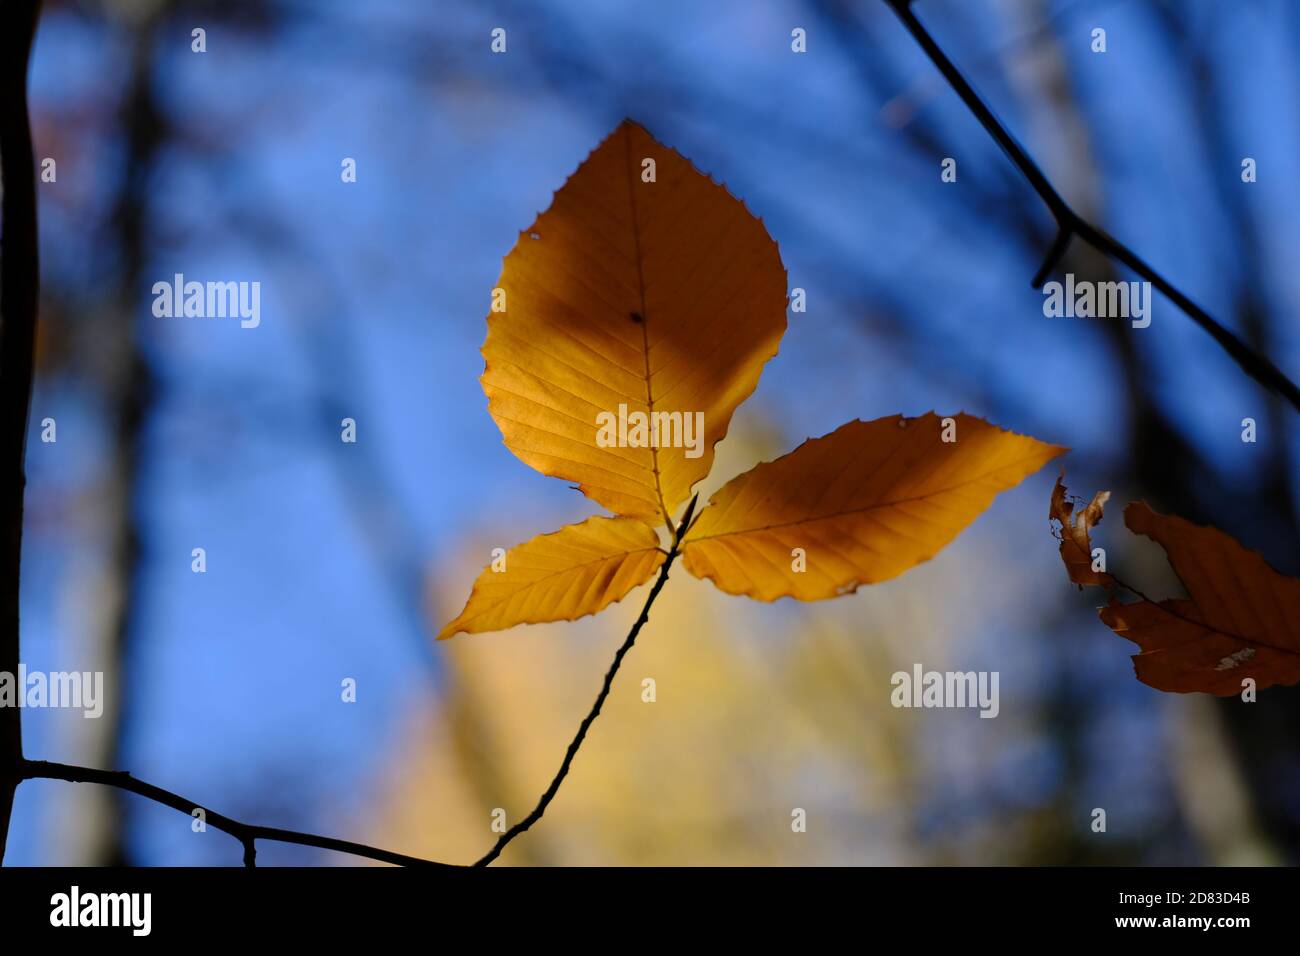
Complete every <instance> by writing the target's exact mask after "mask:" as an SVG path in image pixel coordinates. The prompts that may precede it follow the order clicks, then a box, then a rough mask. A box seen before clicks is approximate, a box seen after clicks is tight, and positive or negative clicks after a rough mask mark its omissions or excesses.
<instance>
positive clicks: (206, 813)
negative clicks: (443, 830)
mask: <svg viewBox="0 0 1300 956" xmlns="http://www.w3.org/2000/svg"><path fill="white" fill-rule="evenodd" d="M22 779H24V780H67V781H69V782H71V783H97V784H100V785H102V786H105V787H116V788H117V789H119V790H125V791H128V792H129V793H134V794H137V795H138V796H141V797H145V798H146V799H149V800H152V801H154V802H155V803H161V804H162V805H163V806H166V807H171V808H172V809H173V810H179V811H180V812H181V813H184V814H186V815H187V816H193V815H194V811H195V810H202V811H203V817H202V819H203V820H204V822H205V823H206V824H207V825H209V826H211V827H212V828H213V829H216V830H220V831H221V832H223V833H228V834H230V835H231V836H232V837H234V838H235V839H236V840H238V841H239V842H240V843H241V844H242V845H243V847H244V865H245V866H254V865H255V860H256V856H257V848H256V841H258V840H273V841H275V842H277V843H293V844H297V845H298V846H310V847H316V848H318V849H321V850H336V851H337V852H339V853H350V854H352V855H353V856H360V857H365V858H366V859H368V860H379V861H380V862H382V863H393V864H396V865H398V866H435V867H445V868H448V869H452V868H457V867H455V865H454V864H450V863H438V862H435V861H433V860H424V859H421V858H420V857H416V856H406V855H405V854H403V853H393V852H392V851H390V850H381V849H378V848H376V847H372V846H366V845H365V844H363V843H353V842H351V841H350V840H336V839H334V838H333V837H326V836H317V835H315V834H313V833H300V832H298V831H296V830H281V829H278V828H277V827H263V826H257V825H255V824H251V823H241V822H240V821H239V820H232V819H231V818H230V817H228V816H225V815H224V814H221V813H217V812H215V811H213V810H208V809H207V808H205V807H203V805H202V804H199V803H195V802H194V801H193V800H190V799H188V798H186V797H182V796H181V795H180V794H177V793H172V792H171V791H170V790H164V789H163V788H162V787H157V786H154V785H153V784H151V783H145V782H144V781H143V780H137V779H136V778H135V777H133V776H131V775H130V774H129V773H127V772H126V771H124V770H92V769H90V768H88V767H74V766H71V765H69V764H63V763H53V762H51V761H48V760H24V761H23V764H22Z"/></svg>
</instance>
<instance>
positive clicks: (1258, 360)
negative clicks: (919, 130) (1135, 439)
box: [885, 0, 1300, 411]
mask: <svg viewBox="0 0 1300 956" xmlns="http://www.w3.org/2000/svg"><path fill="white" fill-rule="evenodd" d="M885 3H887V4H888V5H889V8H890V9H891V10H893V11H894V13H895V14H896V15H897V16H898V19H899V20H901V21H902V23H903V26H904V27H906V28H907V32H908V33H910V34H911V35H912V37H913V39H915V40H916V42H917V44H919V45H920V47H921V49H922V50H924V51H925V54H926V56H928V57H929V58H930V61H931V62H932V63H934V65H935V66H936V67H937V68H938V69H939V72H940V73H942V74H943V77H944V79H946V80H947V81H948V85H949V86H951V87H952V88H953V90H954V91H955V92H956V93H957V95H958V96H959V97H961V100H962V102H963V103H965V104H966V107H967V108H968V109H969V110H970V111H971V113H972V114H974V116H975V118H976V119H977V120H979V122H980V125H981V126H983V127H984V129H985V131H987V132H988V134H989V135H990V136H992V137H993V139H994V140H995V141H996V142H997V144H998V145H999V146H1000V147H1002V151H1003V152H1004V153H1006V154H1007V157H1008V158H1009V159H1010V160H1011V162H1012V163H1014V164H1015V166H1016V168H1017V169H1018V170H1020V173H1021V175H1023V176H1024V177H1025V179H1026V180H1027V181H1028V182H1029V185H1030V186H1032V187H1033V189H1034V192H1036V193H1038V195H1039V197H1040V198H1041V199H1042V200H1043V202H1044V203H1046V204H1047V208H1048V209H1049V210H1050V211H1051V213H1052V216H1053V217H1054V218H1055V219H1056V225H1057V229H1058V230H1059V231H1058V234H1057V239H1056V241H1055V242H1053V243H1052V247H1051V249H1050V250H1049V253H1048V256H1047V258H1046V259H1045V260H1044V262H1043V265H1042V266H1041V267H1040V268H1039V270H1038V272H1037V273H1036V274H1035V275H1034V285H1035V287H1037V286H1039V285H1041V284H1042V283H1043V282H1044V281H1046V279H1047V276H1048V274H1049V273H1050V272H1051V270H1052V268H1053V267H1054V266H1055V265H1056V264H1057V263H1058V262H1059V261H1060V258H1061V256H1062V255H1064V253H1065V248H1066V246H1067V245H1068V244H1069V240H1070V239H1071V238H1072V237H1074V236H1078V237H1079V238H1080V239H1082V240H1083V241H1084V242H1086V243H1088V244H1089V245H1090V246H1092V247H1093V248H1095V249H1097V250H1098V251H1099V252H1102V253H1104V254H1105V255H1108V256H1110V257H1111V258H1112V259H1115V260H1116V261H1118V262H1121V263H1123V264H1124V265H1125V266H1127V267H1128V268H1129V269H1131V270H1133V272H1135V273H1137V274H1138V275H1140V276H1142V278H1144V279H1146V280H1147V281H1148V282H1150V283H1151V284H1152V285H1154V286H1155V287H1156V288H1157V289H1159V290H1160V291H1161V292H1162V293H1163V294H1164V295H1165V296H1167V297H1168V298H1169V299H1170V300H1171V301H1172V302H1173V303H1174V304H1175V305H1176V306H1178V307H1179V308H1180V309H1182V310H1183V312H1185V313H1186V314H1187V315H1188V317H1190V318H1191V320H1192V321H1193V322H1195V323H1196V324H1197V325H1199V326H1200V327H1201V328H1202V329H1204V330H1205V331H1206V332H1208V333H1209V334H1210V337H1211V338H1213V339H1214V341H1215V342H1217V343H1219V347H1220V348H1222V349H1223V350H1224V351H1225V352H1226V353H1227V354H1228V355H1229V356H1230V357H1231V358H1232V359H1233V361H1235V362H1236V363H1237V364H1238V365H1239V366H1241V369H1242V371H1244V372H1245V373H1246V374H1247V375H1249V376H1250V377H1251V378H1253V379H1254V380H1255V381H1256V382H1258V383H1259V384H1260V385H1263V386H1264V387H1265V388H1267V389H1269V390H1270V391H1273V392H1276V393H1277V394H1278V395H1281V396H1282V397H1283V398H1285V399H1286V400H1287V401H1289V402H1290V403H1291V405H1292V406H1293V407H1294V408H1295V409H1296V410H1297V411H1300V387H1297V386H1296V384H1295V383H1294V382H1292V381H1291V379H1289V378H1287V376H1286V375H1285V374H1284V373H1283V372H1282V370H1281V369H1279V368H1278V367H1277V366H1276V365H1274V364H1273V363H1272V362H1271V361H1270V360H1269V359H1268V358H1266V357H1265V356H1263V355H1261V354H1260V353H1259V352H1257V351H1255V350H1254V349H1252V348H1251V347H1250V346H1249V345H1247V344H1246V343H1245V342H1243V341H1242V340H1241V339H1240V338H1239V337H1238V336H1237V335H1236V333H1234V332H1232V331H1231V330H1229V329H1228V328H1227V327H1225V326H1223V325H1221V324H1220V323H1219V322H1218V321H1217V320H1216V319H1215V318H1214V317H1213V316H1211V315H1210V314H1209V313H1208V312H1206V311H1205V310H1204V309H1202V308H1201V307H1200V306H1199V305H1197V304H1196V303H1195V302H1193V301H1192V300H1191V299H1190V298H1188V297H1187V296H1186V295H1185V294H1184V293H1183V292H1182V291H1180V290H1179V289H1178V288H1177V287H1176V286H1174V284H1173V283H1172V282H1170V281H1169V280H1168V279H1166V278H1165V277H1164V276H1162V275H1161V274H1160V273H1159V272H1157V271H1156V270H1155V269H1153V268H1152V267H1151V266H1150V265H1148V264H1147V262H1146V261H1145V260H1144V259H1142V258H1141V257H1140V256H1138V254H1137V253H1135V252H1134V251H1133V250H1132V249H1130V248H1129V247H1128V246H1126V245H1124V244H1123V243H1122V242H1120V241H1119V240H1118V239H1116V238H1115V237H1114V236H1111V235H1110V234H1109V233H1107V232H1105V231H1104V230H1102V229H1100V228H1099V227H1097V226H1094V225H1093V224H1092V223H1090V222H1088V221H1086V220H1085V219H1083V218H1082V217H1081V216H1080V215H1079V214H1078V213H1076V212H1075V211H1074V210H1073V209H1072V208H1071V207H1070V204H1069V203H1067V202H1066V201H1065V199H1064V198H1062V196H1061V194H1060V193H1058V192H1057V191H1056V187H1054V186H1053V185H1052V184H1051V182H1050V181H1048V179H1047V176H1046V175H1045V174H1044V173H1043V171H1042V170H1041V169H1039V168H1038V165H1037V164H1036V163H1035V162H1034V161H1033V159H1032V158H1031V157H1030V156H1029V154H1028V153H1027V152H1025V149H1024V147H1023V146H1021V145H1020V144H1019V143H1018V142H1016V139H1015V137H1014V136H1012V135H1011V133H1010V132H1009V131H1008V130H1007V128H1006V127H1005V126H1004V125H1003V124H1002V122H1001V121H1000V120H999V119H998V118H997V117H996V116H995V115H994V114H993V111H992V110H991V109H989V107H988V106H987V105H985V103H984V101H983V100H981V99H980V97H979V94H978V93H976V92H975V90H974V88H973V87H972V86H971V85H970V83H968V82H967V81H966V78H965V77H964V76H962V74H961V71H960V70H958V69H957V67H956V65H954V64H953V62H952V60H950V59H948V56H947V54H945V53H944V52H943V50H942V49H941V48H940V47H939V44H938V43H936V42H935V40H934V37H932V36H931V35H930V33H929V32H928V31H927V30H926V29H925V27H924V26H923V25H922V24H921V21H920V20H918V19H917V18H916V14H915V13H913V12H912V3H913V0H885Z"/></svg>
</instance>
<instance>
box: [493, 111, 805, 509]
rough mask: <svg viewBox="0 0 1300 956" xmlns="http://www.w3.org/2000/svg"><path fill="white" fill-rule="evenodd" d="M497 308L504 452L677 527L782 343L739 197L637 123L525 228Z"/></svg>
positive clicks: (774, 263)
mask: <svg viewBox="0 0 1300 956" xmlns="http://www.w3.org/2000/svg"><path fill="white" fill-rule="evenodd" d="M497 308H500V309H502V310H501V311H492V312H490V313H489V315H488V334H487V340H486V342H485V343H484V345H483V356H484V359H485V360H486V367H485V370H484V372H483V376H482V379H481V381H482V384H483V390H484V391H485V392H486V393H487V396H488V410H489V412H491V414H492V417H493V418H494V419H496V422H497V424H498V425H499V426H500V428H501V433H502V435H503V437H504V440H505V444H506V445H507V447H509V448H510V450H511V451H512V452H514V454H515V455H517V456H518V457H519V458H520V459H522V460H523V461H525V462H526V463H528V464H529V465H531V466H532V467H534V468H536V469H537V470H538V471H540V472H542V473H543V474H547V475H553V476H555V477H558V478H564V479H566V480H568V481H572V482H576V483H577V485H578V487H579V489H580V490H581V491H582V492H583V494H585V495H587V496H588V497H590V498H593V499H594V500H596V501H598V502H600V503H601V504H602V505H604V506H605V507H606V508H609V509H610V510H611V511H613V512H615V513H616V514H621V515H628V516H633V517H638V518H642V519H645V520H648V521H651V522H652V523H654V524H661V523H669V524H671V522H672V518H673V515H674V514H675V510H676V508H677V507H678V506H679V505H680V504H681V503H682V502H683V501H685V500H686V499H687V498H688V497H689V495H690V489H691V486H692V485H693V484H694V483H695V482H697V481H699V480H700V479H701V478H703V477H704V476H705V475H706V474H708V472H709V468H710V466H711V465H712V463H713V446H714V445H715V444H716V443H717V442H718V441H720V440H721V439H722V438H723V437H724V436H725V435H726V433H727V426H728V424H729V423H730V421H731V416H732V413H733V412H734V411H735V410H736V407H737V406H738V405H740V403H741V402H743V401H744V400H745V399H746V398H747V397H748V396H749V395H750V394H751V393H752V392H753V391H754V388H755V387H756V386H757V384H758V378H759V374H760V372H761V371H762V368H763V364H764V363H765V362H766V361H767V360H768V359H770V358H771V357H772V356H773V355H775V354H776V352H777V348H778V346H779V345H780V341H781V336H782V334H783V333H784V332H785V325H786V321H785V309H786V274H785V267H784V266H783V265H782V264H781V257H780V254H779V252H778V251H777V247H776V243H775V242H774V241H773V240H772V238H771V237H770V236H769V235H768V233H767V230H766V229H765V228H764V227H763V224H762V222H761V221H760V220H758V219H756V218H755V217H754V216H752V215H751V214H750V213H749V211H748V210H747V209H746V208H745V206H744V204H743V203H741V202H740V201H739V200H737V199H735V198H734V197H733V196H732V195H731V194H730V193H728V192H727V190H726V189H725V188H723V187H722V186H720V185H718V184H716V183H714V182H713V181H712V180H711V179H709V178H708V177H707V176H705V175H703V174H702V173H700V172H699V171H697V170H696V169H695V168H694V167H693V166H692V165H691V164H690V162H688V161H687V160H686V159H684V158H683V157H682V156H680V155H679V154H678V153H676V152H674V151H673V150H672V149H669V148H668V147H666V146H664V145H662V144H661V143H659V142H657V141H656V140H655V139H654V138H653V137H651V136H650V134H649V133H648V132H646V130H645V129H643V128H642V127H641V126H639V125H638V124H636V123H634V122H632V121H630V120H626V121H624V122H623V123H622V125H620V126H619V127H618V128H617V129H616V130H615V131H614V132H613V133H612V134H611V135H610V136H609V137H608V138H607V139H605V141H604V142H603V143H601V144H600V146H598V147H597V148H596V150H595V151H594V152H593V153H592V154H591V155H590V156H589V157H588V158H587V159H586V161H585V162H584V163H583V164H582V165H581V166H579V167H578V170H577V172H575V173H574V174H573V175H572V176H571V177H570V178H569V180H568V182H566V183H565V184H564V186H563V187H562V188H561V189H560V190H559V191H558V192H557V193H556V194H555V198H554V200H553V202H552V203H551V206H550V208H549V209H548V210H547V211H546V212H544V213H542V214H541V215H540V216H538V218H537V220H536V221H535V222H534V223H533V224H532V225H531V226H530V227H529V228H528V229H526V230H525V231H524V232H522V233H521V234H520V237H519V241H518V243H517V244H516V245H515V247H514V249H513V250H512V251H511V252H510V253H509V255H507V256H506V258H505V263H504V266H503V269H502V272H501V278H500V281H499V282H498V289H497V290H496V292H495V293H494V309H497ZM638 416H645V418H644V419H642V418H638ZM654 416H657V417H654ZM654 422H657V423H658V425H657V426H654V424H653V423H654ZM611 424H612V425H613V428H612V429H611V430H607V431H606V432H604V434H603V436H602V432H601V428H602V426H610V425H611ZM642 424H646V425H648V426H650V427H657V431H656V432H653V433H652V432H651V431H650V428H649V427H647V429H646V430H645V431H642V432H638V431H637V428H638V426H639V425H642ZM652 434H654V435H655V436H656V437H657V439H658V442H657V444H658V445H659V447H653V446H652V445H651V444H650V443H649V441H648V440H649V438H650V437H651V435H652ZM598 439H600V440H598ZM609 439H612V440H613V441H612V442H611V441H610V440H609Z"/></svg>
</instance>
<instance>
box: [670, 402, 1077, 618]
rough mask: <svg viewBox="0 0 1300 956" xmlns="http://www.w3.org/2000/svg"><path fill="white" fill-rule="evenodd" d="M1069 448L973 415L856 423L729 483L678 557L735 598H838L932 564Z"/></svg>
mask: <svg viewBox="0 0 1300 956" xmlns="http://www.w3.org/2000/svg"><path fill="white" fill-rule="evenodd" d="M945 432H946V434H945ZM947 437H950V438H952V439H953V440H951V441H945V440H944V439H945V438H947ZM1065 450H1066V449H1065V448H1062V447H1060V446H1059V445H1049V444H1046V443H1044V442H1040V441H1038V440H1036V439H1033V438H1029V437H1027V436H1025V435H1017V434H1015V433H1014V432H1008V431H1003V430H1002V429H1000V428H997V427H995V426H993V425H990V424H988V423H987V422H985V421H983V420H982V419H979V418H975V417H973V416H970V415H966V414H959V415H957V416H955V417H954V418H953V420H952V424H951V426H950V427H949V428H947V429H945V426H944V420H941V419H940V418H939V417H938V416H937V415H935V414H934V413H933V412H930V413H928V414H926V415H923V416H921V417H920V418H904V417H903V416H901V415H894V416H891V417H889V418H879V419H876V420H875V421H871V422H862V421H852V422H849V423H848V424H845V425H841V426H840V427H839V428H837V429H836V430H835V431H833V432H831V433H830V434H829V435H825V436H823V437H821V438H813V439H809V440H808V441H806V442H804V443H803V444H802V445H800V446H799V447H798V448H796V449H795V450H794V451H793V452H791V453H790V454H788V455H786V456H784V457H782V458H778V459H777V460H776V461H772V462H766V463H764V464H761V465H758V466H757V467H755V468H753V469H751V470H750V471H748V472H746V473H745V474H743V475H740V476H739V477H737V478H734V479H733V480H732V481H730V482H728V483H727V484H726V485H724V486H723V487H722V489H721V490H719V491H718V493H717V494H715V495H714V496H713V498H712V499H711V500H710V502H709V506H708V507H707V508H705V509H704V511H703V512H701V514H700V517H699V519H698V521H697V522H696V523H695V525H694V526H693V527H692V528H691V530H690V531H689V533H688V534H687V535H686V538H685V544H684V547H683V551H682V562H683V564H684V565H685V567H686V569H687V570H688V571H690V572H691V573H692V574H694V575H696V576H697V577H703V578H708V579H710V580H711V581H712V582H713V583H714V584H716V585H717V586H718V587H719V588H721V589H722V590H723V591H726V592H728V593H729V594H744V595H748V596H749V597H752V598H757V599H758V600H761V601H773V600H775V599H777V598H779V597H795V598H798V599H799V600H802V601H816V600H821V599H823V598H832V597H836V596H837V595H841V594H846V593H849V592H851V591H854V590H856V589H857V588H858V587H859V586H861V585H863V584H874V583H876V582H879V581H885V580H888V579H890V578H893V577H897V576H898V575H900V574H902V573H903V572H904V571H906V570H908V569H909V568H911V567H914V566H915V565H917V564H920V563H921V562H923V561H927V560H929V559H930V558H932V557H934V556H935V555H936V554H937V553H938V552H939V551H940V550H941V549H942V548H943V547H944V546H945V545H947V544H948V543H949V542H950V541H952V540H953V539H954V538H955V537H957V535H958V534H959V533H960V532H961V531H962V529H964V528H965V527H966V526H967V525H968V524H970V523H971V522H972V521H974V520H975V518H976V517H977V516H978V515H979V514H980V513H981V512H982V511H984V509H986V508H987V507H988V506H989V504H990V503H991V502H992V501H993V497H994V495H996V494H997V493H998V492H1000V491H1005V490H1006V489H1008V488H1011V487H1013V486H1014V485H1016V484H1018V483H1019V482H1020V481H1022V480H1023V479H1024V478H1025V477H1027V476H1028V475H1031V474H1033V473H1034V472H1035V471H1037V470H1038V469H1039V468H1041V467H1042V466H1043V465H1044V464H1046V463H1047V462H1048V461H1049V460H1050V459H1052V458H1055V457H1056V456H1057V455H1060V454H1062V453H1063V452H1064V451H1065ZM801 562H802V568H803V569H802V570H799V568H800V566H801Z"/></svg>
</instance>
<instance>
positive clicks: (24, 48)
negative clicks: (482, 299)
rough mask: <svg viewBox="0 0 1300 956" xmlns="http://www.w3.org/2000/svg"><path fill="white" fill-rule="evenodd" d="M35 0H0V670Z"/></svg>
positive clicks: (10, 621) (16, 756)
mask: <svg viewBox="0 0 1300 956" xmlns="http://www.w3.org/2000/svg"><path fill="white" fill-rule="evenodd" d="M38 8H39V4H38V3H37V0H3V2H2V3H0V182H2V183H3V188H4V204H3V208H2V209H0V216H2V217H3V219H2V223H3V235H2V236H0V541H2V542H3V543H2V544H0V671H6V672H8V673H11V674H16V673H17V672H18V661H19V640H18V590H19V588H18V575H19V571H20V570H21V562H22V551H23V491H24V488H25V487H26V484H27V476H26V471H25V470H24V467H23V462H24V456H25V453H26V448H27V420H28V416H29V415H30V413H31V404H32V374H33V365H34V362H35V347H36V302H37V299H38V298H39V288H40V269H39V267H38V260H37V255H36V253H37V244H36V166H35V163H34V161H33V159H32V132H31V123H30V122H29V119H28V115H27V64H28V60H29V58H30V56H31V49H32V39H33V37H34V36H35V33H36V18H37V12H38ZM22 760H23V733H22V711H21V710H20V709H19V708H17V707H0V860H3V859H4V852H5V842H6V840H7V838H8V836H9V815H10V812H11V811H12V809H13V799H14V791H15V789H17V787H18V784H19V783H20V782H21V781H22V775H21V767H22Z"/></svg>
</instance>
